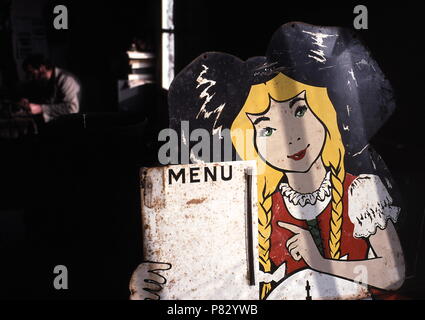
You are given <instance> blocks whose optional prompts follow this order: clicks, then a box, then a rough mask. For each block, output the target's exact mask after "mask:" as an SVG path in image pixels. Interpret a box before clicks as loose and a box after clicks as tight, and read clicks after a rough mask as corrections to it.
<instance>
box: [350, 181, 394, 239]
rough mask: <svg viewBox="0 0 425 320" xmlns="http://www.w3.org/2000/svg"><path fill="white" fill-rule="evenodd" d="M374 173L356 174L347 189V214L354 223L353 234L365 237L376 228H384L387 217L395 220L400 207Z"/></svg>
mask: <svg viewBox="0 0 425 320" xmlns="http://www.w3.org/2000/svg"><path fill="white" fill-rule="evenodd" d="M392 203H393V199H392V198H391V196H390V194H389V193H388V191H387V189H386V188H385V186H384V184H383V183H382V181H381V179H380V178H379V177H378V176H376V175H370V174H362V175H360V176H358V177H357V178H356V179H355V180H354V181H353V182H352V183H351V185H350V187H349V189H348V215H349V217H350V220H351V222H352V223H353V224H354V232H353V236H354V237H356V238H367V237H369V236H370V235H372V234H375V233H376V228H378V227H379V228H380V229H382V230H383V229H385V227H386V226H387V221H388V219H391V221H392V222H393V223H396V222H397V219H398V215H399V212H400V208H399V207H396V206H393V205H392Z"/></svg>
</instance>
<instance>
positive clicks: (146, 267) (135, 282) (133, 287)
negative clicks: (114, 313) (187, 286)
mask: <svg viewBox="0 0 425 320" xmlns="http://www.w3.org/2000/svg"><path fill="white" fill-rule="evenodd" d="M170 269H171V264H169V263H163V262H149V261H147V262H142V263H141V264H140V265H139V266H138V267H137V269H136V270H135V271H134V272H133V275H132V276H131V279H130V292H131V295H130V300H159V299H160V296H159V294H158V293H159V292H160V291H161V290H162V288H163V285H164V284H166V283H167V279H166V278H165V277H164V276H163V275H161V274H160V273H161V272H163V271H165V270H170Z"/></svg>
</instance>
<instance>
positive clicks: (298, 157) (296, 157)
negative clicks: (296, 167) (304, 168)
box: [288, 145, 310, 161]
mask: <svg viewBox="0 0 425 320" xmlns="http://www.w3.org/2000/svg"><path fill="white" fill-rule="evenodd" d="M309 146H310V145H308V146H307V147H306V148H305V149H303V150H301V151H298V152H297V153H294V154H293V155H291V156H288V158H289V159H292V160H295V161H298V160H301V159H302V158H304V156H305V154H306V152H307V148H308V147H309Z"/></svg>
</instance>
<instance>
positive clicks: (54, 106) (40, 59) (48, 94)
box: [19, 54, 81, 122]
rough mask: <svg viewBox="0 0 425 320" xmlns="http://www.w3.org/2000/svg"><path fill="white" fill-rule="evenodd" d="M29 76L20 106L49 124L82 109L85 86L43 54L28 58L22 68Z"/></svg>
mask: <svg viewBox="0 0 425 320" xmlns="http://www.w3.org/2000/svg"><path fill="white" fill-rule="evenodd" d="M22 67H23V69H24V71H25V72H26V73H27V75H28V77H29V82H27V83H26V84H25V85H24V86H23V90H22V91H23V92H21V97H22V98H21V100H20V101H19V104H20V105H21V106H23V107H25V108H26V109H27V110H28V112H29V113H31V114H33V115H41V116H42V117H43V119H44V121H45V122H49V121H50V120H53V119H55V118H57V117H59V116H62V115H66V114H71V113H77V112H78V111H79V109H80V91H81V86H80V84H79V81H78V80H77V78H76V77H75V76H74V75H72V74H71V73H69V72H67V71H65V70H63V69H60V68H58V67H55V66H53V64H52V63H51V62H50V61H49V60H48V59H46V58H45V57H44V56H43V55H40V54H34V55H31V56H29V57H27V58H26V59H25V60H24V62H23V65H22Z"/></svg>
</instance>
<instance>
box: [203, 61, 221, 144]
mask: <svg viewBox="0 0 425 320" xmlns="http://www.w3.org/2000/svg"><path fill="white" fill-rule="evenodd" d="M202 68H203V70H202V71H201V73H200V74H199V76H198V78H197V79H196V82H197V83H198V85H197V86H196V88H199V87H200V86H202V85H204V84H208V85H207V87H206V88H205V89H204V90H203V91H202V92H201V94H200V95H199V98H201V99H204V98H205V101H204V103H203V104H202V106H201V108H200V109H199V112H198V114H197V115H196V118H199V116H200V115H201V114H202V115H203V116H204V118H206V119H208V118H209V117H210V116H211V115H213V114H215V115H216V118H215V121H214V125H213V134H216V133H219V134H220V136H221V126H219V127H216V124H217V121H218V118H219V117H220V115H221V112H222V111H223V108H224V107H225V105H226V103H222V104H221V105H219V106H218V107H217V108H215V109H214V110H213V111H207V110H206V107H207V104H208V103H209V102H210V101H211V99H212V98H213V97H214V95H215V93H213V94H210V93H209V92H208V90H209V89H210V88H211V87H213V86H215V84H216V83H217V82H216V81H214V80H209V79H207V78H205V77H204V74H206V73H207V71H208V67H207V66H206V65H204V64H203V65H202Z"/></svg>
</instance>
